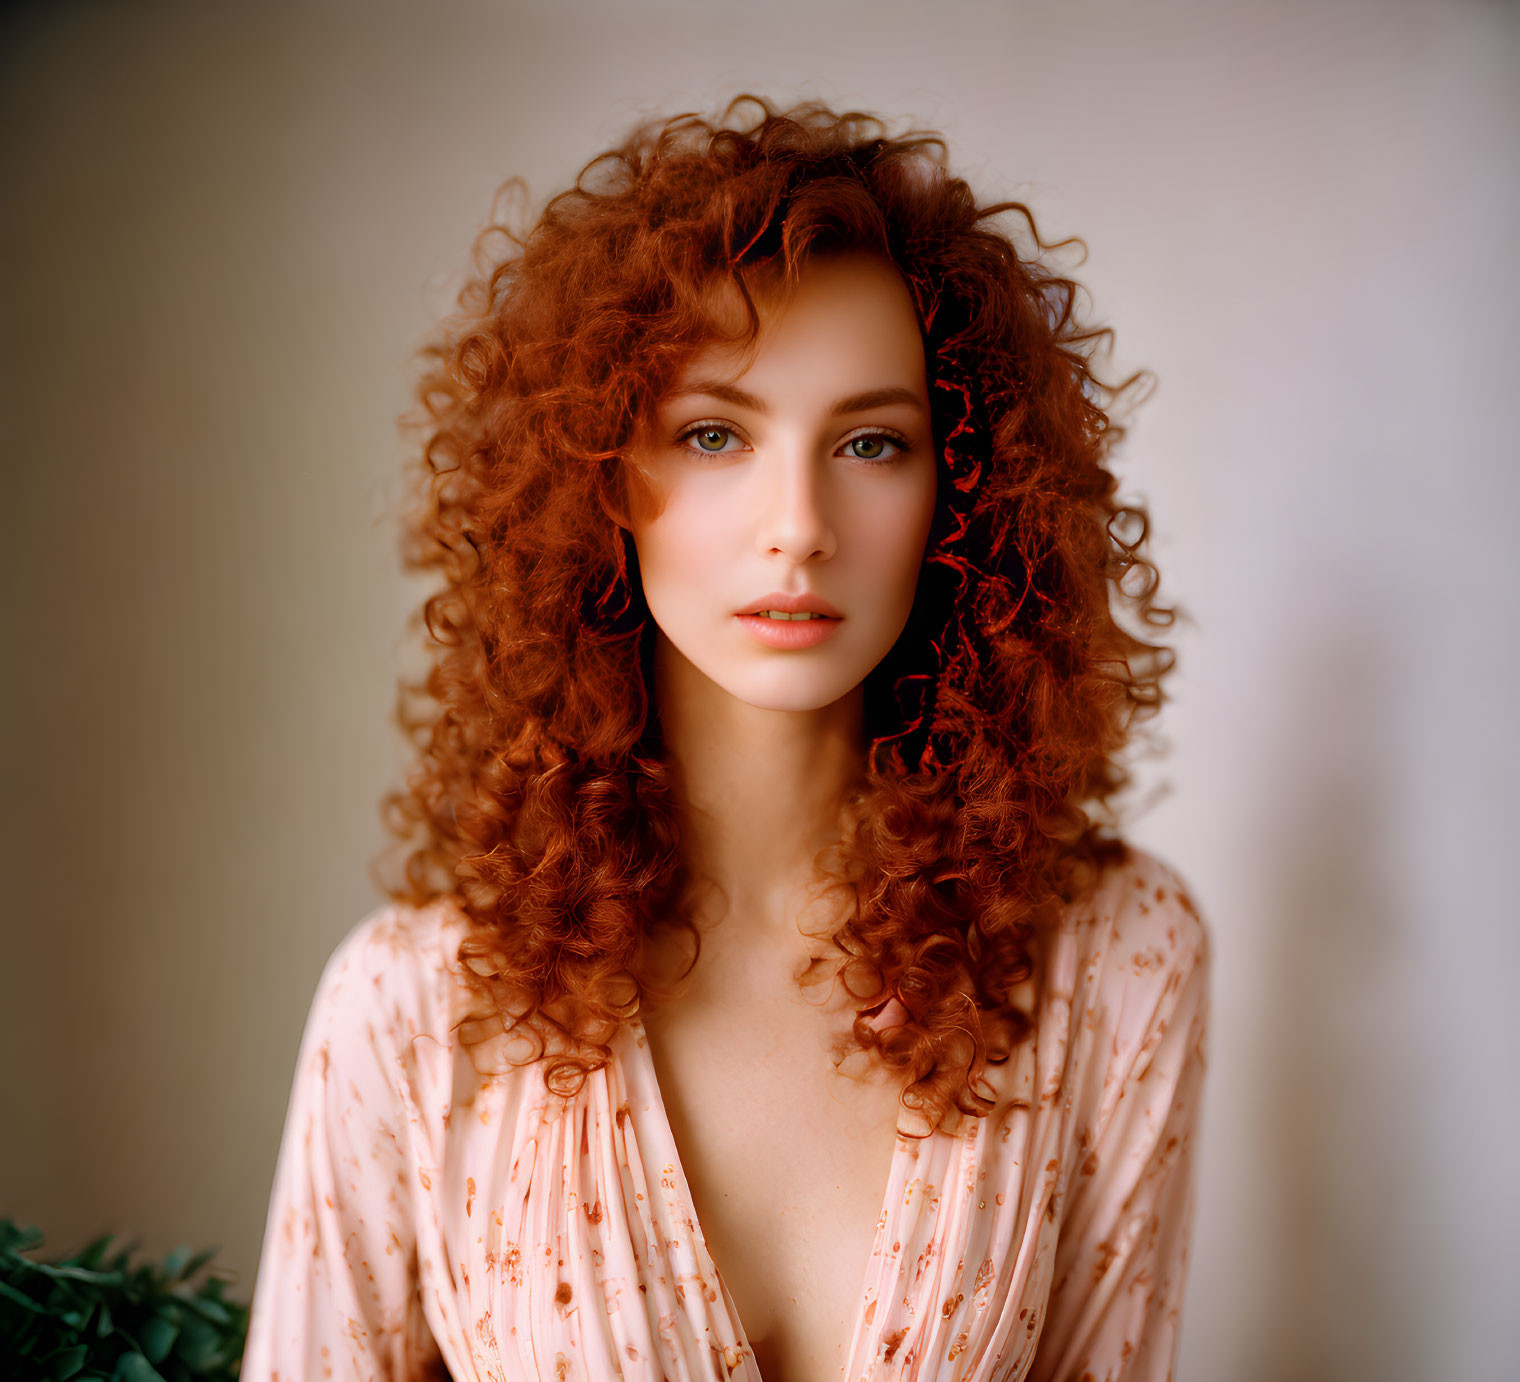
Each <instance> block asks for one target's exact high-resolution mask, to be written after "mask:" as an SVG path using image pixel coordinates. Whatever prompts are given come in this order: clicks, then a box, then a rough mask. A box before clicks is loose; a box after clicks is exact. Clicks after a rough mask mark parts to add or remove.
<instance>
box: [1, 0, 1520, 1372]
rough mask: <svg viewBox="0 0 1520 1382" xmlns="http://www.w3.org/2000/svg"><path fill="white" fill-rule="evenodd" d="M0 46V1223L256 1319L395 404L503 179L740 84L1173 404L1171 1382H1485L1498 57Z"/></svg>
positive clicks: (336, 896)
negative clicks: (1058, 296)
mask: <svg viewBox="0 0 1520 1382" xmlns="http://www.w3.org/2000/svg"><path fill="white" fill-rule="evenodd" d="M804 17H805V22H804ZM0 25H3V29H0V33H3V39H4V54H3V66H0V103H3V124H0V177H3V203H4V207H5V210H4V213H3V216H4V221H3V226H4V229H3V236H4V239H3V251H4V269H5V278H6V298H5V308H4V359H3V362H0V363H3V373H4V387H5V390H6V396H5V401H4V438H5V451H4V471H3V474H4V490H3V499H4V528H3V562H4V578H5V591H6V595H7V600H6V608H7V614H8V619H7V623H6V639H5V659H6V660H5V669H6V675H5V676H4V678H3V686H4V693H3V694H4V696H5V698H6V701H5V704H4V706H3V714H4V723H5V725H6V728H7V734H6V754H7V758H6V768H5V773H4V782H5V794H4V799H5V810H6V819H5V821H4V823H3V832H0V834H3V838H4V840H5V841H6V845H7V848H8V849H9V850H10V851H11V855H10V858H9V861H8V865H7V868H6V874H5V879H6V889H5V896H6V905H7V910H6V915H5V918H4V926H5V952H4V959H5V964H4V975H5V984H4V993H3V994H0V1022H3V1024H4V1027H3V1033H4V1038H5V1049H6V1051H7V1052H8V1053H9V1058H8V1059H7V1060H6V1062H5V1084H4V1087H3V1089H0V1099H3V1105H0V1106H3V1107H4V1109H5V1123H6V1128H5V1135H4V1136H3V1137H0V1159H3V1160H0V1213H10V1214H12V1215H13V1216H14V1217H16V1218H18V1219H21V1220H23V1221H26V1222H34V1223H37V1224H39V1225H41V1226H42V1227H43V1228H44V1229H45V1230H46V1232H47V1233H48V1235H49V1240H50V1243H51V1244H52V1245H53V1246H55V1247H57V1248H59V1249H63V1248H65V1247H69V1246H77V1245H78V1244H79V1243H81V1242H82V1241H83V1240H84V1238H85V1237H86V1236H87V1235H91V1234H93V1233H95V1232H97V1231H100V1230H102V1229H105V1228H112V1229H116V1230H119V1231H121V1232H123V1233H127V1234H139V1235H141V1236H142V1238H143V1240H144V1243H145V1246H146V1247H147V1248H148V1249H149V1250H151V1251H162V1250H164V1249H165V1248H167V1247H168V1246H170V1245H172V1244H173V1243H174V1242H177V1241H186V1242H190V1243H192V1244H194V1245H202V1244H210V1243H220V1244H222V1245H223V1251H222V1254H221V1257H222V1260H224V1261H225V1262H226V1263H227V1264H228V1265H229V1266H233V1267H236V1268H237V1269H238V1270H239V1271H240V1273H241V1290H242V1291H243V1292H246V1291H247V1290H248V1289H250V1288H251V1283H252V1279H253V1272H254V1267H255V1264H256V1260H257V1253H258V1246H259V1241H260V1236H261V1233H262V1230H263V1218H264V1211H265V1205H266V1199H267V1194H268V1190H269V1181H270V1177H271V1174H272V1171H273V1165H274V1155H275V1150H276V1145H277V1141H278V1137H279V1132H280V1127H281V1122H282V1119H283V1116H284V1111H285V1099H286V1096H287V1093H288V1088H289V1080H290V1076H291V1073H292V1068H293V1062H294V1059H295V1053H296V1045H297V1042H298V1039H299V1036H300V1029H301V1023H302V1020H303V1018H304V1016H305V1011H306V1005H307V1003H308V1002H309V1000H310V997H311V993H312V989H313V986H314V984H315V982H316V977H317V974H318V971H319V969H320V967H321V964H322V961H323V960H324V958H325V957H326V955H327V954H328V952H329V951H330V949H331V948H332V946H333V944H334V943H335V942H336V940H337V939H338V938H339V937H340V936H341V935H342V934H343V933H344V932H345V931H346V930H347V929H348V928H349V927H350V926H352V925H353V924H354V922H355V921H356V920H357V919H358V918H359V917H360V916H361V915H362V914H363V913H365V912H366V911H367V910H368V909H369V908H370V907H371V906H373V905H374V904H375V902H376V900H377V899H376V897H375V895H374V894H373V893H372V891H371V888H370V885H369V883H368V882H367V880H366V875H365V865H366V861H367V860H368V858H369V857H370V855H371V853H372V852H373V850H374V848H375V847H376V846H377V845H378V844H379V842H380V838H381V837H380V832H379V827H378V824H377V820H376V815H375V809H374V803H375V801H376V800H377V798H378V796H379V794H380V792H381V791H382V789H383V788H384V787H385V786H386V785H387V784H388V783H389V782H390V781H391V780H392V777H393V775H394V773H395V772H396V771H397V768H398V764H399V761H400V757H399V748H398V743H397V738H396V736H394V735H393V733H392V732H391V730H390V729H389V728H388V715H389V711H390V705H391V688H392V684H393V681H394V677H395V673H396V666H397V656H398V654H397V649H398V646H399V644H400V639H401V633H402V625H403V621H404V618H405V614H406V612H407V610H408V609H409V608H410V605H411V603H412V600H413V598H414V596H415V592H414V591H413V590H412V589H411V588H409V587H408V586H407V585H406V584H405V583H403V582H402V581H401V580H400V578H399V577H398V576H397V574H396V570H395V561H394V556H393V535H392V532H391V530H390V528H389V527H388V526H387V525H386V522H385V520H384V514H385V512H386V509H387V506H388V504H389V503H390V502H391V501H392V499H393V498H394V496H395V493H396V480H395V477H396V475H397V473H398V468H399V465H400V462H401V459H402V456H403V450H402V444H401V442H400V441H399V440H398V439H397V436H396V432H395V429H394V425H393V424H394V420H395V418H396V417H397V416H398V415H399V414H400V413H401V412H402V411H403V410H404V409H405V408H406V406H407V404H408V379H409V377H410V374H409V370H410V366H409V354H410V351H411V350H412V348H413V347H414V346H415V345H416V344H417V343H418V342H419V340H420V339H421V337H422V335H423V333H424V332H425V331H426V329H427V328H428V326H429V324H430V323H431V322H432V320H433V319H434V318H435V316H437V315H438V314H439V313H440V312H441V311H443V310H444V309H445V308H446V306H447V305H448V302H449V299H450V294H451V292H452V289H453V286H454V284H455V283H456V281H457V275H458V273H459V271H460V270H461V268H462V267H463V265H464V263H465V258H466V250H467V246H468V242H469V240H470V237H471V235H472V234H473V232H474V230H475V229H476V227H477V226H478V225H479V224H480V223H481V221H482V219H483V217H484V215H485V213H486V210H487V207H488V205H489V202H490V197H491V194H492V191H493V189H494V187H495V186H496V185H497V184H498V183H499V182H500V181H501V180H503V179H504V178H505V177H507V176H508V175H509V174H513V173H521V174H524V175H526V176H527V177H528V178H529V180H530V182H531V185H532V187H533V190H534V192H535V193H536V194H539V195H543V194H546V193H548V192H550V191H552V190H555V189H556V188H557V187H558V186H559V185H561V184H562V183H563V182H564V181H565V180H567V179H568V177H569V176H570V175H571V174H572V173H573V171H574V170H575V168H576V167H578V166H579V164H580V163H581V162H582V161H583V160H584V159H585V158H587V157H589V156H590V155H591V154H593V153H595V152H597V151H598V150H599V149H601V148H602V147H603V146H604V145H605V144H607V143H608V142H609V141H610V140H611V139H613V138H614V137H616V136H618V135H620V134H621V133H622V132H623V131H624V130H625V128H626V127H627V126H628V125H629V124H630V122H631V121H632V120H633V119H635V118H636V117H638V116H640V115H642V114H645V113H647V112H652V111H657V110H658V111H673V110H676V109H702V110H705V109H710V108H711V107H712V106H713V105H714V103H715V101H716V99H717V98H718V97H719V96H727V95H730V94H733V93H734V92H735V91H737V90H740V89H743V88H745V87H750V88H755V89H760V90H764V91H768V92H772V93H776V94H777V95H779V96H781V97H791V96H801V95H811V94H816V95H822V96H825V97H827V98H829V99H831V100H833V101H835V102H840V103H851V104H857V105H862V106H865V107H867V108H871V109H876V110H879V111H881V112H883V113H885V114H888V115H892V116H899V115H902V116H906V115H911V116H914V117H917V118H918V119H919V120H920V121H922V122H925V123H928V124H931V125H934V126H937V127H939V128H942V129H944V130H945V131H946V132H947V133H948V135H949V138H950V142H951V147H952V152H953V155H954V157H955V159H956V161H957V163H958V165H959V166H960V168H961V169H962V170H964V171H965V172H966V173H967V174H968V175H970V176H971V177H972V179H973V181H974V182H975V183H976V185H977V186H978V187H979V188H980V189H981V190H982V191H983V193H984V194H986V195H989V196H991V195H1006V194H1014V195H1021V196H1024V197H1026V198H1028V199H1029V200H1030V201H1031V202H1032V204H1033V205H1034V206H1035V207H1036V209H1037V210H1038V211H1039V212H1040V213H1041V214H1042V216H1043V218H1044V220H1045V222H1046V224H1047V226H1048V228H1049V229H1050V230H1052V231H1059V232H1076V233H1080V234H1082V235H1084V236H1085V237H1086V238H1087V240H1088V242H1089V244H1090V246H1091V257H1090V260H1089V262H1088V264H1087V267H1086V268H1085V269H1084V271H1083V272H1084V274H1085V278H1086V281H1087V283H1088V284H1089V286H1090V288H1091V290H1092V294H1093V298H1094V300H1095V302H1096V305H1097V311H1098V314H1099V315H1100V316H1101V317H1102V318H1103V319H1105V320H1107V321H1109V322H1112V323H1114V324H1115V325H1116V326H1117V327H1118V329H1119V333H1120V334H1119V355H1118V363H1119V364H1120V365H1121V366H1126V367H1127V366H1134V365H1139V364H1144V365H1148V366H1149V367H1151V368H1152V369H1153V370H1155V372H1156V373H1157V375H1158V376H1159V379H1160V389H1159V392H1158V393H1157V394H1156V396H1155V398H1154V399H1153V401H1152V402H1151V403H1150V404H1149V405H1148V406H1147V407H1146V408H1145V410H1144V411H1143V413H1142V414H1141V416H1140V419H1139V422H1138V425H1137V427H1136V430H1135V432H1134V434H1133V436H1132V438H1131V444H1129V445H1128V447H1127V450H1126V452H1125V455H1124V460H1123V471H1124V477H1125V480H1126V483H1127V485H1128V486H1129V488H1131V489H1132V490H1134V491H1137V492H1139V493H1142V494H1144V495H1145V496H1146V497H1147V498H1148V499H1149V501H1150V503H1151V505H1152V507H1153V512H1154V515H1155V518H1156V522H1157V537H1158V541H1157V547H1156V551H1157V554H1158V558H1159V560H1160V562H1161V564H1162V566H1163V571H1164V586H1163V590H1164V591H1170V592H1171V593H1172V594H1173V595H1175V596H1176V597H1178V598H1180V599H1182V600H1183V601H1184V602H1185V603H1186V604H1187V606H1188V607H1189V609H1190V610H1191V612H1192V615H1193V618H1194V620H1195V627H1193V628H1190V629H1188V630H1186V632H1185V636H1184V640H1183V650H1182V651H1183V658H1184V663H1183V677H1182V683H1181V685H1180V687H1179V688H1178V697H1177V700H1176V703H1175V704H1174V705H1173V706H1172V707H1171V708H1170V711H1169V716H1168V719H1167V721H1166V724H1165V729H1166V731H1167V733H1168V734H1169V735H1170V738H1171V740H1172V743H1173V753H1172V757H1171V759H1170V761H1169V764H1168V765H1167V766H1166V768H1165V770H1164V775H1165V776H1166V778H1167V779H1168V780H1169V781H1170V783H1171V785H1172V788H1173V790H1172V793H1171V795H1170V796H1167V797H1166V798H1164V799H1163V800H1162V801H1161V803H1160V804H1159V805H1157V806H1156V807H1155V808H1154V809H1153V810H1152V811H1151V812H1150V813H1149V814H1148V815H1146V816H1145V817H1144V818H1143V819H1142V820H1141V821H1140V822H1139V823H1138V825H1137V827H1136V829H1135V834H1136V836H1137V838H1138V839H1139V840H1140V841H1141V842H1142V843H1144V844H1147V845H1148V846H1150V847H1151V848H1153V849H1156V850H1157V851H1159V852H1160V853H1162V854H1163V855H1164V856H1165V857H1166V858H1168V859H1169V860H1170V861H1171V862H1172V863H1174V864H1175V865H1176V866H1177V867H1178V868H1179V869H1181V871H1182V872H1183V873H1184V875H1185V876H1187V877H1188V878H1189V879H1190V881H1191V882H1192V884H1193V887H1194V890H1195V892H1196V893H1197V895H1198V896H1199V897H1200V899H1201V900H1202V901H1203V903H1204V905H1205V907H1206V909H1207V911H1208V913H1209V915H1210V917H1211V919H1212V922H1213V926H1214V933H1215V940H1216V948H1217V960H1216V995H1215V1012H1216V1026H1215V1031H1214V1034H1213V1038H1212V1053H1213V1059H1212V1068H1211V1072H1210V1087H1209V1091H1208V1102H1207V1106H1206V1110H1205V1115H1206V1116H1205V1127H1204V1134H1203V1136H1204V1155H1203V1166H1202V1180H1201V1196H1200V1205H1199V1218H1198V1225H1197V1238H1196V1249H1195V1255H1194V1260H1193V1267H1192V1274H1191V1287H1190V1292H1189V1299H1188V1307H1187V1311H1186V1333H1185V1342H1184V1347H1183V1366H1182V1376H1183V1377H1184V1378H1186V1379H1190V1380H1194V1382H1205V1379H1232V1380H1237V1382H1279V1380H1281V1382H1314V1380H1315V1379H1321V1378H1324V1379H1329V1378H1337V1379H1344V1378H1348V1377H1349V1378H1362V1377H1366V1378H1379V1379H1384V1380H1391V1379H1401V1378H1410V1379H1415V1378H1433V1377H1441V1378H1443V1379H1446V1378H1472V1379H1479V1378H1492V1377H1497V1376H1500V1375H1503V1374H1504V1373H1505V1372H1506V1371H1507V1370H1508V1369H1509V1368H1511V1367H1512V1365H1513V1358H1514V1357H1515V1356H1516V1354H1517V1352H1520V1327H1517V1324H1516V1318H1517V1316H1516V1313H1515V1312H1514V1310H1513V1308H1512V1304H1511V1297H1512V1295H1513V1291H1514V1285H1515V1282H1516V1281H1517V1280H1520V1270H1517V1268H1520V1263H1517V1248H1516V1244H1517V1241H1520V1214H1517V1207H1520V1206H1517V1199H1520V1196H1517V1191H1516V1188H1515V1185H1516V1181H1515V1179H1514V1177H1513V1175H1512V1174H1511V1172H1510V1169H1509V1168H1510V1161H1511V1155H1510V1154H1511V1149H1512V1146H1513V1143H1514V1141H1515V1134H1516V1132H1517V1131H1520V1128H1517V1117H1516V1113H1515V1105H1514V1100H1513V1094H1512V1092H1511V1091H1512V1089H1513V1085H1514V1078H1513V1076H1514V1069H1513V1067H1514V1061H1515V1057H1516V1054H1517V1042H1516V1037H1517V1020H1516V1017H1515V1012H1516V1006H1517V1005H1515V1004H1513V1003H1512V1001H1511V989H1512V987H1513V984H1514V982H1515V980H1514V976H1515V975H1516V974H1517V973H1520V946H1517V941H1516V929H1515V920H1516V916H1515V912H1516V909H1515V906H1514V903H1513V901H1512V897H1511V895H1510V893H1509V892H1508V890H1507V889H1506V888H1505V886H1504V885H1505V884H1506V883H1508V881H1509V872H1510V870H1509V867H1508V864H1507V860H1508V858H1509V853H1508V848H1509V845H1510V842H1511V839H1512V837H1513V836H1514V834H1515V826H1516V824H1517V822H1516V813H1515V809H1514V806H1513V783H1514V782H1515V781H1516V779H1517V777H1520V762H1517V751H1516V735H1515V730H1514V725H1513V719H1512V713H1513V704H1514V692H1513V686H1514V683H1515V680H1516V673H1517V671H1520V667H1517V655H1516V630H1517V629H1520V618H1517V615H1520V610H1517V604H1520V598H1517V582H1516V578H1515V574H1514V555H1513V553H1514V544H1515V532H1516V529H1515V514H1516V513H1517V511H1520V505H1517V499H1520V493H1517V490H1520V484H1517V478H1516V477H1517V473H1520V472H1517V468H1516V464H1515V462H1516V459H1517V458H1516V454H1515V452H1516V442H1515V435H1516V429H1515V424H1514V421H1513V419H1512V417H1511V416H1510V415H1509V408H1508V404H1507V400H1508V399H1509V398H1511V397H1513V395H1514V375H1515V370H1516V366H1517V364H1520V359H1517V356H1520V351H1517V327H1516V322H1517V320H1520V316H1517V312H1516V308H1517V306H1520V304H1517V301H1516V298H1517V293H1516V270H1515V267H1514V258H1513V237H1514V230H1515V226H1516V225H1517V224H1520V215H1517V212H1520V207H1517V189H1516V179H1515V174H1514V170H1515V168H1516V166H1517V160H1516V149H1515V131H1516V130H1517V129H1520V119H1517V116H1520V111H1517V104H1520V102H1517V99H1516V96H1515V92H1516V91H1517V90H1520V82H1517V81H1516V77H1517V75H1520V74H1517V62H1516V58H1517V27H1520V26H1517V22H1516V11H1515V9H1514V8H1513V7H1507V6H1499V5H1493V4H1488V5H1483V4H1475V3H1457V2H1456V0H1451V2H1450V3H1445V4H1436V3H1432V4H1429V5H1424V6H1398V5H1377V6H1375V7H1362V6H1356V5H1344V4H1341V5H1323V4H1312V5H1311V4H1305V5H1302V6H1286V5H1276V4H1265V3H1263V4H1259V5H1249V6H1228V7H1227V6H1219V5H1215V4H1199V5H1196V6H1161V7H1158V6H1154V5H1144V4H1137V5H1130V4H1120V3H1114V4H1094V3H1050V4H1041V5H1016V4H998V5H988V4H981V5H973V4H967V3H959V4H957V3H945V2H944V0H941V3H940V4H939V5H937V6H934V7H930V6H928V5H921V4H906V3H895V4H892V3H883V0H873V2H872V3H869V4H859V3H848V4H835V5H821V4H817V3H807V4H800V3H795V2H794V0H787V3H777V0H770V3H767V4H763V5H762V4H758V3H749V4H743V5H738V4H733V3H729V2H728V0H704V3H701V4H696V3H688V4H674V3H667V4H658V5H656V4H645V5H622V4H614V3H610V2H609V3H605V4H596V5H589V4H565V5H549V4H540V5H534V6H511V5H494V6H488V5H480V6H464V5H459V4H437V3H434V4H426V5H424V4H414V5H401V4H365V5H360V4H357V3H355V4H345V5H338V4H331V3H323V4H315V3H313V4H303V5H300V6H282V5H269V4H261V5H254V4H246V5H217V6H206V5H189V4H186V5H175V6H172V7H157V6H145V5H105V4H101V5H97V6H84V5H74V4H53V5H50V6H41V5H34V6H32V7H30V8H27V9H23V10H21V11H19V12H15V11H13V12H11V13H10V14H9V15H8V17H7V18H6V19H4V20H3V21H0ZM1160 775H1161V770H1159V769H1152V770H1151V771H1150V777H1149V780H1150V781H1152V782H1155V781H1157V780H1158V777H1159V776H1160Z"/></svg>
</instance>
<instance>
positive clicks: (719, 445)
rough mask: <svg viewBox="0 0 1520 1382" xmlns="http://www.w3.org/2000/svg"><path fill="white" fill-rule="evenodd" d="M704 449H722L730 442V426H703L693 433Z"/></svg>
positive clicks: (698, 443)
mask: <svg viewBox="0 0 1520 1382" xmlns="http://www.w3.org/2000/svg"><path fill="white" fill-rule="evenodd" d="M691 435H692V436H694V437H695V438H696V439H697V445H698V446H700V447H701V448H702V450H704V451H721V450H723V448H724V447H725V446H726V445H727V444H728V435H729V434H728V428H726V427H703V428H701V429H700V430H699V431H696V432H693V433H692V434H691Z"/></svg>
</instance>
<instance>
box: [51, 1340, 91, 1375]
mask: <svg viewBox="0 0 1520 1382" xmlns="http://www.w3.org/2000/svg"><path fill="white" fill-rule="evenodd" d="M89 1358H90V1350H89V1349H87V1348H86V1347H85V1346H84V1345H83V1344H80V1345H78V1346H77V1347H75V1348H66V1349H64V1350H63V1351H62V1352H61V1353H55V1354H54V1355H53V1357H52V1358H51V1360H50V1365H51V1367H52V1373H51V1374H50V1375H51V1376H52V1378H53V1382H64V1379H65V1378H68V1377H72V1376H73V1375H74V1374H75V1373H76V1372H78V1371H79V1370H80V1369H81V1368H82V1367H84V1365H85V1364H86V1363H87V1362H88V1361H89Z"/></svg>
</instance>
